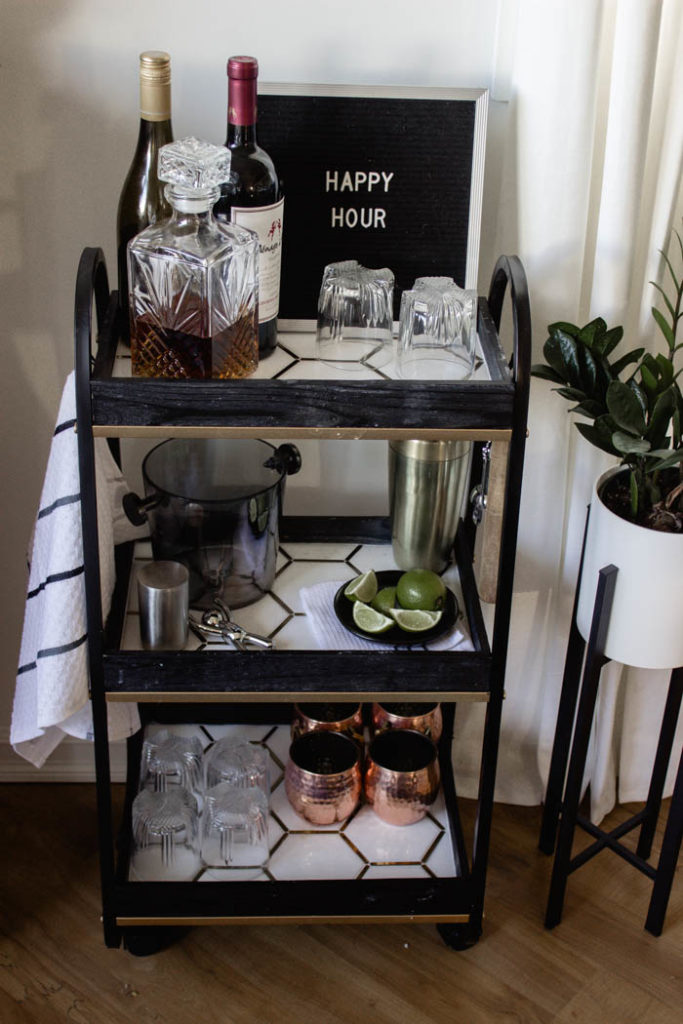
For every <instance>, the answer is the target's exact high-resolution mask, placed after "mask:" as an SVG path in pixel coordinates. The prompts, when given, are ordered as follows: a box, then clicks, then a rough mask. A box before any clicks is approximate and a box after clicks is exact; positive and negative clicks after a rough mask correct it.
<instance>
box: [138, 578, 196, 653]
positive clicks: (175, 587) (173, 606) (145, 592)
mask: <svg viewBox="0 0 683 1024" xmlns="http://www.w3.org/2000/svg"><path fill="white" fill-rule="evenodd" d="M189 598H190V574H189V572H188V569H187V567H186V566H185V565H182V563H180V562H166V561H158V562H149V563H147V564H146V565H143V566H142V567H141V568H140V569H138V606H139V609H140V639H141V640H142V646H143V647H144V648H145V650H151V651H178V650H182V649H183V647H184V646H185V643H186V641H187V627H188V609H189Z"/></svg>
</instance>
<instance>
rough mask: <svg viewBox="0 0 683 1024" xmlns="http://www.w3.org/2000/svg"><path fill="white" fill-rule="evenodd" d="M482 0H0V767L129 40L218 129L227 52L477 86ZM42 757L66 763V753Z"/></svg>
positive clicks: (126, 153)
mask: <svg viewBox="0 0 683 1024" xmlns="http://www.w3.org/2000/svg"><path fill="white" fill-rule="evenodd" d="M499 3H500V4H504V5H505V8H506V9H509V7H510V0H477V2H476V3H472V2H471V0H422V2H421V3H420V4H419V5H414V4H408V3H405V2H402V0H345V2H344V3H343V4H331V3H329V2H325V0H288V2H285V0H259V3H258V4H243V3H236V2H234V0H233V2H230V0H228V2H218V0H214V2H211V0H194V2H193V3H182V4H181V3H179V2H177V0H119V2H117V3H112V2H111V0H4V3H3V11H2V31H1V33H0V96H1V100H0V137H1V138H2V140H3V145H2V147H1V150H0V161H2V174H0V190H1V191H0V231H1V235H2V245H0V309H1V311H2V316H1V319H0V325H1V327H0V330H1V332H2V339H1V343H0V344H1V351H2V357H3V366H2V373H1V374H0V393H1V399H0V409H1V410H2V412H1V415H2V423H3V434H2V437H3V444H2V447H1V448H0V458H1V460H2V466H1V471H0V472H1V475H0V479H2V485H3V489H4V501H3V506H4V512H3V520H2V530H1V531H0V545H1V555H2V558H1V564H2V567H3V569H2V575H3V587H2V597H1V602H2V607H1V609H0V612H1V613H0V666H1V667H0V671H1V678H2V690H1V693H0V777H5V778H8V777H14V778H17V777H39V778H46V777H48V775H49V771H48V770H43V772H42V773H36V772H34V771H33V769H30V768H29V767H28V766H26V767H25V768H24V762H23V761H21V760H20V759H18V758H16V757H15V755H13V754H12V753H10V752H8V751H7V740H8V735H9V722H10V715H11V706H12V696H13V691H14V677H15V670H16V665H17V658H18V649H19V638H20V632H21V624H22V618H23V598H24V592H25V585H26V551H27V548H28V543H29V536H30V531H31V528H32V522H33V518H34V515H35V511H36V508H37V502H38V499H39V495H40V488H41V483H42V477H43V472H44V468H45V463H46V459H47V453H48V449H49V443H50V437H51V433H52V429H53V426H54V422H55V416H56V412H57V406H58V401H59V395H60V393H61V389H62V384H63V381H64V378H65V376H66V374H67V373H68V371H69V370H70V369H71V367H72V361H73V355H72V344H73V342H72V319H73V291H74V283H75V273H76V266H77V263H78V259H79V256H80V253H81V250H82V248H83V247H84V246H86V245H98V246H101V247H102V248H103V249H104V250H105V254H106V257H107V263H108V266H109V270H110V275H111V278H112V280H111V284H112V287H114V286H115V284H116V281H115V239H114V232H115V217H116V204H117V200H118V193H119V189H120V186H121V183H122V180H123V177H124V174H125V172H126V169H127V166H128V163H129V161H130V158H131V155H132V150H133V147H134V144H135V139H136V135H137V124H138V121H137V118H138V115H137V102H138V84H137V82H138V80H137V66H138V54H139V52H140V51H141V50H143V49H152V48H154V49H166V50H168V51H169V52H170V54H171V57H172V69H173V126H174V133H175V135H176V137H180V136H182V135H186V134H195V135H198V136H202V137H205V138H207V139H211V140H212V141H215V142H222V141H223V139H224V136H225V117H226V77H225V64H226V60H227V57H228V56H229V55H230V54H233V53H240V52H243V53H244V52H246V53H253V54H254V55H256V56H257V57H258V58H259V61H260V65H261V75H262V78H263V80H265V81H282V82H287V81H302V82H349V83H369V84H375V83H377V84H407V85H417V86H422V85H425V86H426V85H432V86H459V87H490V86H491V84H492V80H493V76H494V65H495V64H496V62H497V64H498V68H499V70H501V69H502V70H504V66H505V51H506V44H507V41H508V40H507V30H506V34H504V36H503V38H502V39H499V40H498V49H497V41H496V26H497V23H498V8H499ZM496 53H497V56H496ZM505 116H506V108H505V105H504V104H495V103H494V104H493V105H492V107H491V110H490V114H489V140H488V152H487V178H486V187H485V208H484V224H483V233H482V250H481V261H480V267H481V273H480V282H479V285H480V291H485V290H486V287H487V283H488V276H489V274H490V270H491V267H492V265H493V262H494V260H495V257H496V256H497V253H496V252H494V251H493V245H494V238H495V229H496V218H497V212H498V204H497V197H498V178H497V174H498V170H499V168H500V164H501V160H500V149H501V148H502V138H503V134H504V126H505ZM373 457H374V458H377V457H378V456H377V454H376V453H375V455H374V456H373V455H372V454H371V450H370V449H369V450H368V459H372V458H373ZM355 461H356V463H357V461H358V456H357V454H356V456H355ZM368 464H369V463H368ZM346 472H347V474H348V479H349V487H350V486H351V479H352V478H355V477H356V476H357V475H358V474H359V473H362V466H358V465H357V464H356V465H354V460H349V465H348V467H347V470H346ZM368 475H369V474H368ZM293 484H294V481H292V485H293ZM290 491H291V492H293V491H294V486H292V488H291V489H290ZM382 500H383V499H382ZM55 757H56V758H57V760H56V762H55V763H60V764H61V763H65V764H67V768H66V769H65V771H66V772H67V774H68V761H69V755H66V757H65V755H63V754H60V755H59V757H57V755H55ZM60 759H61V760H60Z"/></svg>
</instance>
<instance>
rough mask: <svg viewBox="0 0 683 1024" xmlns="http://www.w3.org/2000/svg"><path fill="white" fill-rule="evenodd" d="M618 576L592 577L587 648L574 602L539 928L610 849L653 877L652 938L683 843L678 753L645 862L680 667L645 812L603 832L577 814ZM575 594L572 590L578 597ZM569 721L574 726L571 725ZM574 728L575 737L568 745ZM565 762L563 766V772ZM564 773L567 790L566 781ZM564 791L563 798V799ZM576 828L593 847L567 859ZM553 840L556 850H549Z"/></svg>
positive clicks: (682, 773)
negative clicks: (570, 881) (570, 885)
mask: <svg viewBox="0 0 683 1024" xmlns="http://www.w3.org/2000/svg"><path fill="white" fill-rule="evenodd" d="M584 539H585V538H584ZM582 563H583V557H582ZM617 577H618V570H617V568H616V567H615V566H613V565H609V566H605V567H604V568H603V569H601V570H600V572H599V574H598V585H597V591H596V597H595V604H594V607H593V618H592V621H591V631H590V635H589V638H588V647H587V649H586V645H585V642H584V640H583V638H582V637H581V634H580V633H579V630H578V628H577V625H576V608H577V600H578V599H577V600H575V603H574V612H573V615H572V624H571V630H570V635H569V643H568V646H567V656H566V660H565V670H564V679H563V682H562V693H561V696H560V705H559V710H558V716H557V724H556V727H555V739H554V742H553V751H552V757H551V762H550V773H549V776H548V787H547V791H546V798H545V806H544V812H543V821H542V825H541V834H540V840H539V847H540V849H541V850H542V851H543V853H547V854H552V853H553V851H554V852H555V859H554V863H553V872H552V877H551V881H550V891H549V894H548V905H547V908H546V918H545V925H546V928H554V927H555V925H556V924H559V922H560V920H561V918H562V908H563V904H564V896H565V891H566V887H567V878H568V876H569V875H570V874H571V873H572V871H575V870H576V869H577V868H579V867H581V865H582V864H585V863H586V862H587V861H588V860H590V859H591V858H592V857H594V856H595V855H596V854H597V853H599V852H600V850H602V849H604V848H605V847H609V849H611V850H613V851H614V852H615V853H617V854H619V856H620V857H623V858H624V860H626V861H628V862H629V863H630V864H632V865H633V866H634V867H636V868H637V869H638V870H639V871H642V872H643V874H645V875H647V876H648V877H649V878H651V879H652V880H653V882H654V885H653V888H652V895H651V898H650V906H649V909H648V914H647V919H646V921H645V928H646V929H647V931H649V932H651V933H652V934H653V935H661V933H662V928H663V925H664V916H665V914H666V908H667V904H668V902H669V896H670V894H671V887H672V884H673V878H674V873H675V870H676V862H677V860H678V855H679V852H680V848H681V839H682V838H683V753H682V754H681V760H680V762H679V766H678V773H677V776H676V782H675V785H674V792H673V796H672V800H671V808H670V811H669V817H668V820H667V824H666V828H665V832H664V839H663V842H662V849H661V853H660V856H659V863H658V865H657V867H656V868H655V867H653V866H652V865H651V864H649V863H648V862H647V859H648V857H649V856H650V852H651V849H652V840H653V837H654V832H655V827H656V824H657V817H658V815H659V809H660V806H661V801H662V792H663V789H664V781H665V777H666V772H667V767H668V765H669V761H670V759H671V752H672V748H673V741H674V735H675V731H676V723H677V721H678V715H679V711H680V707H681V696H682V695H683V667H680V666H679V667H678V668H674V669H673V671H672V673H671V681H670V684H669V691H668V695H667V700H666V705H665V708H664V714H663V717H662V726H661V730H660V734H659V741H658V743H657V751H656V753H655V759H654V764H653V768H652V776H651V779H650V787H649V792H648V797H647V801H646V803H645V806H644V808H643V809H642V810H641V811H639V812H638V813H637V814H635V815H633V817H631V818H629V819H628V820H627V821H625V822H623V823H622V824H621V825H619V826H618V827H617V828H616V829H613V830H612V831H611V832H605V831H604V830H603V829H600V828H598V827H597V826H595V825H593V824H592V822H590V821H588V820H587V819H586V818H584V817H583V816H582V815H580V814H579V801H580V798H581V785H582V781H583V773H584V767H585V763H586V755H587V752H588V741H589V737H590V731H591V725H592V722H593V715H594V712H595V703H596V700H597V695H598V684H599V680H600V672H601V670H602V668H603V666H604V665H605V664H606V663H607V662H608V661H609V659H608V658H607V657H606V656H605V654H604V650H605V640H606V637H607V628H608V625H609V618H610V612H611V608H612V600H613V597H614V590H615V586H616V583H617ZM580 579H581V572H579V583H580ZM578 589H579V587H578V585H577V594H578ZM584 651H585V655H586V657H585V663H584V669H583V678H582V681H581V686H580V689H579V677H580V674H581V664H582V661H583V655H584ZM577 702H578V709H577ZM575 716H576V724H575V725H574V718H575ZM573 725H574V737H573V740H572V739H571V737H572V726H573ZM570 742H571V750H570ZM567 761H569V769H568V771H567ZM565 774H566V785H565V781H564V780H565ZM563 787H564V796H563V795H562V790H563ZM558 823H559V832H558ZM577 825H579V826H580V827H581V828H582V829H583V830H584V831H585V832H587V833H588V834H589V835H592V836H593V837H594V838H595V842H594V843H592V844H591V845H590V846H588V847H587V848H586V849H585V850H583V851H582V852H581V853H580V854H578V855H577V856H575V857H572V855H571V851H572V843H573V839H574V830H575V828H576V826H577ZM638 827H640V836H639V840H638V846H637V850H636V853H633V852H632V851H631V850H629V849H628V848H627V847H626V846H624V845H623V844H622V843H621V841H620V840H621V838H622V837H623V836H625V835H626V834H627V833H628V832H631V831H633V830H634V829H635V828H638ZM556 838H557V848H556V849H555V840H556Z"/></svg>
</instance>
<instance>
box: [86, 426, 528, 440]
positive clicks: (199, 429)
mask: <svg viewBox="0 0 683 1024" xmlns="http://www.w3.org/2000/svg"><path fill="white" fill-rule="evenodd" d="M92 432H93V436H94V437H143V438H144V437H235V438H249V437H263V438H312V439H314V440H315V439H318V440H330V439H331V440H338V441H363V440H366V441H377V440H379V441H381V440H387V441H392V440H410V439H412V438H416V439H418V440H424V441H451V440H453V441H509V440H510V439H511V437H512V431H511V430H510V429H509V428H505V429H501V430H491V429H490V428H477V429H469V428H465V427H456V428H453V429H448V428H446V427H440V428H439V429H437V430H435V429H433V428H429V427H408V428H403V427H401V428H397V427H385V428H382V427H286V426H284V427H259V426H253V427H220V426H218V427H210V426H194V427H193V426H180V425H176V424H173V423H164V424H162V425H160V426H131V425H128V424H125V425H121V426H119V425H117V424H103V423H99V424H96V425H93V428H92Z"/></svg>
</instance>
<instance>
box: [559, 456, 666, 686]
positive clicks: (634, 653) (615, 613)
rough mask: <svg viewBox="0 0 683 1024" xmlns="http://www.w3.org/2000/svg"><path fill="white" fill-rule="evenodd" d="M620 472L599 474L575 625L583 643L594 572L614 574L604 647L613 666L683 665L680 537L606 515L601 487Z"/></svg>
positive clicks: (594, 584)
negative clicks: (612, 570) (611, 571)
mask: <svg viewBox="0 0 683 1024" xmlns="http://www.w3.org/2000/svg"><path fill="white" fill-rule="evenodd" d="M619 472H623V470H622V469H621V467H619V466H617V467H616V468H615V469H610V470H608V471H607V473H603V475H602V476H601V477H599V478H598V481H597V483H596V485H595V490H594V492H593V498H592V501H591V510H590V518H589V524H588V533H587V536H586V550H585V554H584V560H583V573H582V577H581V589H580V592H579V601H578V610H577V625H578V628H579V632H580V633H581V636H582V637H583V639H584V640H586V641H587V640H588V637H589V634H590V628H591V619H592V616H593V605H594V603H595V592H596V588H597V583H598V573H599V572H600V570H601V569H603V568H605V566H607V565H610V564H611V565H616V567H617V569H618V570H619V572H618V574H617V579H616V587H615V590H614V602H613V604H612V614H611V616H610V622H609V629H608V632H607V640H606V644H605V655H606V656H607V657H608V658H611V659H612V660H613V661H619V662H622V663H623V664H624V665H634V666H636V667H637V668H652V669H655V668H676V667H678V666H679V665H683V534H680V533H662V532H660V531H659V530H649V529H647V528H646V527H644V526H637V525H636V524H635V523H630V522H628V521H627V520H626V519H622V518H621V517H620V516H617V515H615V514H614V512H610V510H609V509H608V508H607V507H606V506H605V505H604V504H603V502H602V500H601V498H600V492H601V490H602V487H603V486H604V484H605V483H606V481H607V480H608V479H610V478H611V477H612V476H614V475H615V474H616V473H619Z"/></svg>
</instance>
